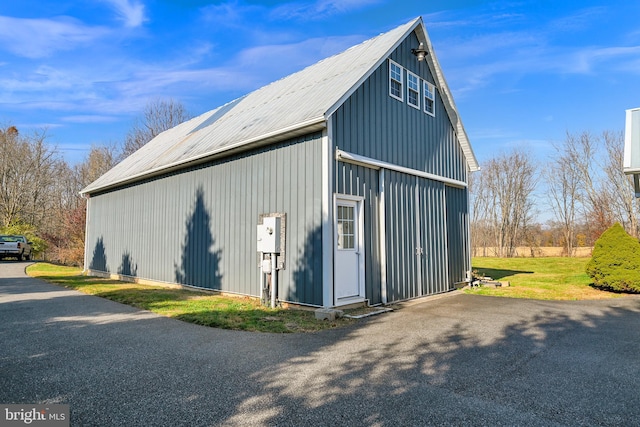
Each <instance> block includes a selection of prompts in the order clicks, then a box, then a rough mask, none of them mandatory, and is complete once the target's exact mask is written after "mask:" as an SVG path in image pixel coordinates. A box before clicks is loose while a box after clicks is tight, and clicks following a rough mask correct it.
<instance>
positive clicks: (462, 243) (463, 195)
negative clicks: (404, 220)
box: [445, 187, 471, 283]
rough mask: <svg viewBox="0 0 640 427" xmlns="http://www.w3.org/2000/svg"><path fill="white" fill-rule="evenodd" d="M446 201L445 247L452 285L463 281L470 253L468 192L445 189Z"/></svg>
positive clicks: (469, 266)
mask: <svg viewBox="0 0 640 427" xmlns="http://www.w3.org/2000/svg"><path fill="white" fill-rule="evenodd" d="M445 194H446V200H447V245H448V253H449V275H450V278H451V280H452V281H453V283H459V282H462V281H464V280H465V278H466V276H467V271H469V270H471V265H469V262H470V259H469V254H470V251H471V248H470V246H469V245H470V242H469V199H468V198H469V192H468V191H466V190H463V189H460V188H454V187H446V188H445Z"/></svg>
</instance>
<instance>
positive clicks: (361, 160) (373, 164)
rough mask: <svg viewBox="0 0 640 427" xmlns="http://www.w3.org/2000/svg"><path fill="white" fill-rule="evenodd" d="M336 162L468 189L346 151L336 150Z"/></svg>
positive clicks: (455, 181) (429, 175) (456, 182)
mask: <svg viewBox="0 0 640 427" xmlns="http://www.w3.org/2000/svg"><path fill="white" fill-rule="evenodd" d="M336 160H340V161H343V162H345V163H352V164H355V165H360V166H364V167H367V168H371V169H376V170H377V169H389V170H392V171H396V172H401V173H406V174H408V175H414V176H419V177H421V178H427V179H431V180H434V181H440V182H443V183H445V184H447V185H450V186H452V187H458V188H467V183H466V182H464V181H458V180H457V179H451V178H447V177H444V176H440V175H434V174H432V173H428V172H423V171H420V170H417V169H411V168H405V167H404V166H398V165H394V164H393V163H388V162H383V161H381V160H376V159H372V158H370V157H365V156H361V155H359V154H353V153H347V152H346V151H342V150H336Z"/></svg>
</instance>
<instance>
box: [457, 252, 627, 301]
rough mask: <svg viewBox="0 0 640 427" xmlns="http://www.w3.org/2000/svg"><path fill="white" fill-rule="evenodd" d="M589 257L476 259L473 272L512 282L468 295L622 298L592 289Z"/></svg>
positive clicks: (537, 297)
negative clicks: (588, 268)
mask: <svg viewBox="0 0 640 427" xmlns="http://www.w3.org/2000/svg"><path fill="white" fill-rule="evenodd" d="M587 262H589V258H564V257H548V258H547V257H545V258H489V257H487V258H484V257H477V258H473V260H472V265H473V269H474V270H476V271H477V272H478V274H479V275H481V276H489V277H491V278H493V279H494V280H499V281H508V282H510V285H511V286H509V287H502V288H495V289H494V288H489V287H480V288H472V289H468V290H466V291H465V292H466V293H469V294H476V295H494V296H505V297H512V298H532V299H543V300H587V299H606V298H618V297H621V296H623V295H621V294H617V293H613V292H607V291H602V290H599V289H595V288H592V287H591V286H590V283H591V278H590V277H589V276H587V274H586V273H585V266H586V265H587Z"/></svg>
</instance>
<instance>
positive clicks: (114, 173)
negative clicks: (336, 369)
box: [82, 18, 478, 307]
mask: <svg viewBox="0 0 640 427" xmlns="http://www.w3.org/2000/svg"><path fill="white" fill-rule="evenodd" d="M422 50H424V51H425V52H426V55H425V57H424V60H420V61H419V60H418V59H417V57H416V55H417V54H419V53H420V51H422ZM477 169H478V164H477V161H476V158H475V156H474V154H473V150H472V148H471V145H470V143H469V141H468V138H467V134H466V132H465V129H464V126H463V125H462V122H461V121H460V118H459V116H458V112H457V109H456V106H455V104H454V102H453V98H452V96H451V92H450V90H449V88H448V86H447V83H446V81H445V79H444V76H443V74H442V70H441V69H440V65H439V63H438V61H437V58H436V56H435V52H434V50H433V47H432V46H431V42H430V40H429V37H428V35H427V32H426V30H425V27H424V24H423V22H422V19H421V18H417V19H415V20H412V21H411V22H408V23H407V24H404V25H401V26H399V27H397V28H395V29H393V30H391V31H389V32H387V33H384V34H381V35H379V36H377V37H375V38H373V39H370V40H367V41H365V42H363V43H361V44H359V45H357V46H354V47H352V48H350V49H348V50H346V51H345V52H343V53H340V54H338V55H335V56H332V57H329V58H326V59H324V60H322V61H320V62H318V63H317V64H315V65H312V66H310V67H308V68H306V69H304V70H302V71H300V72H298V73H295V74H292V75H290V76H288V77H285V78H283V79H281V80H279V81H277V82H274V83H272V84H270V85H267V86H265V87H263V88H261V89H258V90H256V91H255V92H252V93H250V94H248V95H246V96H244V97H242V98H239V99H237V100H235V101H232V102H230V103H228V104H226V105H224V106H222V107H220V108H217V109H215V110H212V111H209V112H207V113H204V114H202V115H200V116H198V117H196V118H194V119H192V120H189V121H187V122H185V123H182V124H180V125H178V126H176V127H175V128H173V129H170V130H168V131H166V132H164V133H162V134H160V135H158V136H157V137H156V138H155V139H153V140H152V141H151V142H149V143H148V144H147V145H145V146H144V147H142V148H141V149H140V150H138V151H137V152H136V153H134V154H132V155H131V156H130V157H128V158H127V159H125V160H124V161H122V162H121V163H120V164H118V165H117V166H116V167H114V168H113V169H112V170H110V171H109V172H107V173H106V174H105V175H103V176H102V177H100V178H99V179H98V180H96V181H95V182H93V183H92V184H91V185H89V186H88V187H86V188H85V189H84V190H83V191H82V192H83V194H84V195H85V196H86V197H87V198H88V209H87V236H86V248H85V269H86V270H90V271H93V272H99V273H106V274H112V275H118V276H120V277H126V278H132V279H145V280H149V281H156V282H167V283H178V284H182V285H187V286H194V287H201V288H208V289H215V290H219V291H224V292H229V293H238V294H244V295H253V296H258V295H260V293H261V289H260V282H261V280H260V276H261V271H260V270H259V269H258V265H259V261H260V260H259V257H258V255H257V242H256V225H257V224H258V223H261V222H262V219H263V216H264V215H268V214H273V213H278V215H281V214H285V215H286V216H285V217H283V223H284V224H285V230H286V234H285V239H284V242H283V243H284V248H283V251H282V253H281V255H280V257H279V258H278V261H279V266H280V267H282V268H281V269H280V270H278V271H277V275H278V282H279V283H278V299H279V300H280V301H286V302H291V303H296V304H303V305H311V306H324V307H334V306H341V305H345V304H351V303H359V302H366V301H368V302H369V304H380V303H389V302H394V301H400V300H405V299H409V298H415V297H418V296H422V295H431V294H436V293H441V292H446V291H449V290H451V289H453V287H454V285H455V284H456V283H458V282H462V281H464V280H465V279H466V278H467V276H468V274H469V270H470V268H471V267H470V247H469V215H468V209H469V203H468V188H467V182H468V174H469V173H470V172H472V171H475V170H477Z"/></svg>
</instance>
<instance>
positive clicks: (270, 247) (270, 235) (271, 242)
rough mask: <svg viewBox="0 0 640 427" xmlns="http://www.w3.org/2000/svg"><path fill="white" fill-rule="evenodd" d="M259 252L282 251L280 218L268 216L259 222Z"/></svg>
mask: <svg viewBox="0 0 640 427" xmlns="http://www.w3.org/2000/svg"><path fill="white" fill-rule="evenodd" d="M258 252H262V253H265V254H276V253H280V218H279V217H275V216H267V217H264V218H262V224H258Z"/></svg>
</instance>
